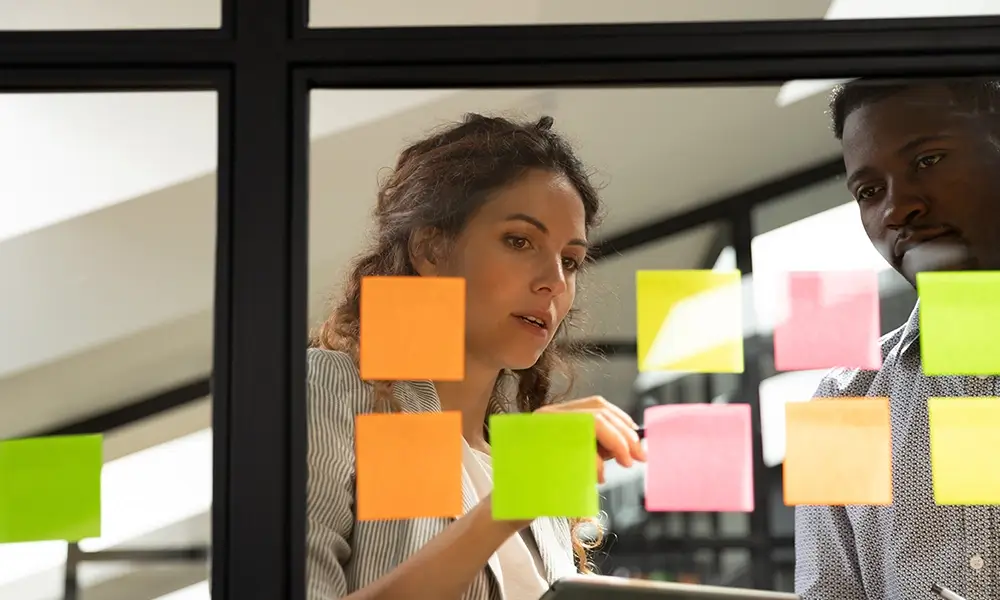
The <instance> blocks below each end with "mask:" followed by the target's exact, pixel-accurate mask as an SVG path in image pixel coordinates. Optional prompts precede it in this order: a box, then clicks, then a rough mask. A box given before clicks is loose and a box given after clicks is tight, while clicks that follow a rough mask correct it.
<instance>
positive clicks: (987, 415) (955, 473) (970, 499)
mask: <svg viewBox="0 0 1000 600" xmlns="http://www.w3.org/2000/svg"><path fill="white" fill-rule="evenodd" d="M927 410H928V413H929V417H930V434H931V436H930V437H931V473H932V474H933V479H934V501H935V502H936V503H937V504H943V505H949V504H960V505H966V504H992V505H997V504H1000V469H997V468H996V466H995V458H996V456H997V455H998V454H1000V398H930V399H928V401H927Z"/></svg>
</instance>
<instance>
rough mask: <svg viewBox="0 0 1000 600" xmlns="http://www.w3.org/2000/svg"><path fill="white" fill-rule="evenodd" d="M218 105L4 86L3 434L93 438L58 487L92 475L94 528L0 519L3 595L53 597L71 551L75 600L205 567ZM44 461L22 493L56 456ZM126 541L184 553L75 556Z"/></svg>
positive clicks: (190, 574)
mask: <svg viewBox="0 0 1000 600" xmlns="http://www.w3.org/2000/svg"><path fill="white" fill-rule="evenodd" d="M217 114H218V108H217V99H216V95H215V94H214V93H209V92H205V93H115V94H26V95H17V94H7V95H0V157H2V158H3V160H4V162H5V164H7V165H8V167H9V168H7V169H5V176H4V177H3V178H2V180H0V198H5V199H11V200H13V201H11V202H3V203H0V271H2V272H3V273H4V274H5V278H6V281H7V284H8V285H6V286H5V294H4V303H3V306H4V310H3V311H0V329H2V330H3V331H4V336H3V339H2V340H0V398H3V399H4V401H3V402H0V440H12V439H15V438H31V439H32V440H34V441H35V442H37V448H41V449H44V448H52V447H53V446H52V443H53V442H54V440H55V439H56V438H54V437H53V436H62V435H70V434H72V435H77V434H83V433H94V434H102V436H103V439H102V444H101V452H100V454H98V455H97V457H98V458H97V462H96V463H95V465H94V469H93V471H92V474H93V477H92V478H91V479H89V480H85V481H87V483H86V485H81V486H80V488H79V489H71V490H66V491H65V492H66V494H67V495H68V498H67V499H66V500H65V502H66V503H67V504H72V503H73V502H74V500H73V498H75V497H77V494H82V493H83V489H84V488H86V489H91V482H93V485H94V486H95V487H96V482H97V481H98V478H99V482H100V505H99V510H95V511H94V516H95V517H96V515H97V514H99V516H100V528H99V530H93V531H91V530H89V529H88V533H86V534H85V535H84V536H83V539H78V538H77V537H76V536H74V537H73V538H72V539H71V540H70V541H72V542H74V543H73V544H72V546H73V548H70V546H71V545H70V544H67V541H66V540H67V537H68V536H67V537H60V535H59V531H58V529H57V530H55V531H53V529H52V528H55V527H56V525H55V523H56V519H57V515H50V516H49V520H48V521H45V520H40V522H39V527H37V528H36V531H37V530H44V531H45V532H47V533H38V534H37V535H38V536H39V537H35V538H27V537H21V538H18V539H17V540H12V539H11V537H10V529H9V528H6V526H0V536H3V539H0V598H19V599H24V600H36V599H37V600H43V599H44V600H49V599H52V598H61V597H63V593H64V581H65V579H66V578H65V570H66V561H67V553H68V552H70V551H71V550H72V553H73V555H74V556H78V557H79V560H80V561H81V562H79V566H78V568H77V569H76V571H75V572H76V584H77V587H78V591H79V592H80V594H81V595H80V596H79V597H81V598H153V597H156V596H158V595H163V594H167V593H170V592H174V591H177V590H179V589H181V588H184V587H187V586H191V585H193V584H196V583H198V582H199V581H203V580H205V579H206V577H207V573H208V568H207V565H208V555H209V552H208V549H209V545H210V524H209V511H210V508H211V503H212V431H211V399H210V397H209V396H208V389H209V387H208V378H209V376H210V372H211V365H212V315H213V296H214V293H213V287H214V271H215V233H216V225H215V221H216V188H215V171H216V168H217V156H216V154H217V148H218V140H217V136H218V132H217V129H218V128H217ZM164 396H170V397H172V398H173V399H174V401H173V402H172V403H171V404H170V406H169V408H168V407H167V406H165V403H164V402H163V401H162V398H163V397H164ZM149 405H155V406H161V407H162V408H161V409H160V411H159V412H157V413H156V414H153V415H151V416H149V417H145V418H143V419H141V420H135V418H134V417H130V416H128V415H130V414H135V413H136V412H138V413H140V414H141V413H144V412H145V410H144V409H143V408H142V407H143V406H149ZM72 439H74V440H78V439H79V438H78V437H74V438H72ZM4 443H11V442H9V441H8V442H0V444H4ZM42 451H43V450H39V452H42ZM37 456H41V454H38V455H37ZM48 456H50V458H49V460H48V462H47V463H45V464H47V465H48V467H49V469H51V470H49V469H47V470H41V471H38V472H37V473H36V476H35V478H34V479H33V480H30V481H27V482H26V484H27V486H28V487H24V488H22V489H21V491H22V492H23V493H24V494H25V495H26V496H25V497H34V496H31V494H41V493H42V492H39V491H34V490H35V487H34V486H36V485H39V486H40V485H42V484H43V483H44V482H46V481H51V480H52V479H53V478H54V477H53V475H52V473H55V472H58V469H59V468H62V466H63V465H65V464H66V463H65V460H64V459H60V460H57V459H55V458H51V457H53V456H56V455H54V454H50V455H48ZM102 463H103V467H102V466H101V464H102ZM6 464H7V466H8V467H9V466H10V463H6ZM3 468H4V465H3V464H0V470H2V469H3ZM75 473H76V475H79V472H75ZM6 475H7V474H5V473H3V472H0V478H4V477H5V476H6ZM81 477H82V476H81ZM6 481H10V480H9V479H7V480H6ZM26 490H27V491H26ZM36 501H37V502H39V503H45V502H51V501H52V498H48V497H46V496H44V495H42V496H38V497H37V498H36ZM4 506H5V507H8V509H9V506H10V505H9V504H4ZM46 527H48V528H49V529H45V528H46ZM20 532H21V533H22V534H24V532H25V530H24V528H22V529H21V530H20ZM29 534H30V532H29ZM13 541H16V542H17V543H10V542H13ZM4 542H8V543H4ZM76 542H78V544H77V543H76ZM134 550H141V551H143V552H154V553H155V552H164V551H167V552H168V554H169V552H174V551H178V550H183V551H185V552H187V556H186V557H184V556H181V557H176V556H174V557H171V556H167V557H166V558H165V559H164V560H162V561H153V562H143V563H141V564H139V563H132V562H129V561H128V560H127V557H128V556H129V555H128V554H123V555H119V556H121V557H124V558H125V560H122V561H119V562H100V563H97V562H90V561H89V560H88V559H89V558H93V557H94V556H95V554H98V555H99V554H100V553H102V552H115V553H118V552H124V551H128V552H131V551H134ZM74 562H76V559H74ZM71 570H72V569H71ZM146 570H149V571H150V572H151V574H149V575H148V576H147V575H145V574H143V573H145V571H146Z"/></svg>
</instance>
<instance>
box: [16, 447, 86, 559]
mask: <svg viewBox="0 0 1000 600" xmlns="http://www.w3.org/2000/svg"><path fill="white" fill-rule="evenodd" d="M102 464H103V456H102V436H100V435H76V436H63V437H43V438H31V439H22V440H10V441H6V442H0V543H13V542H35V541H43V540H66V541H70V542H75V541H79V540H82V539H84V538H89V537H100V535H101V466H102Z"/></svg>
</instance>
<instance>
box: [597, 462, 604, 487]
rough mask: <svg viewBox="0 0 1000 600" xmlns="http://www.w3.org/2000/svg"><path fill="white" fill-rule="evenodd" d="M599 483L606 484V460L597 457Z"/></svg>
mask: <svg viewBox="0 0 1000 600" xmlns="http://www.w3.org/2000/svg"><path fill="white" fill-rule="evenodd" d="M597 483H604V459H602V458H601V457H600V456H598V457H597Z"/></svg>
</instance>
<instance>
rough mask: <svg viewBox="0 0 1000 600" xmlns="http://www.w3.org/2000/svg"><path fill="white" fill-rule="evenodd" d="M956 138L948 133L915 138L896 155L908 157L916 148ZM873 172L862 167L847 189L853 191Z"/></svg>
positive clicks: (854, 175)
mask: <svg viewBox="0 0 1000 600" xmlns="http://www.w3.org/2000/svg"><path fill="white" fill-rule="evenodd" d="M954 137H955V136H953V135H950V134H947V133H935V134H928V135H921V136H917V137H915V138H913V139H912V140H910V141H908V142H906V143H905V144H903V145H902V146H900V147H899V148H898V149H897V150H896V154H897V155H898V156H904V157H905V156H906V155H908V154H910V153H911V152H913V150H915V149H916V148H918V147H920V146H922V145H924V144H927V143H929V142H942V141H946V140H951V139H954ZM873 171H874V169H873V168H871V167H861V168H860V169H858V170H857V171H855V172H853V173H851V174H850V176H848V178H847V181H846V182H845V183H846V184H847V189H849V190H851V189H853V188H854V183H855V182H856V181H857V180H858V179H859V178H861V177H864V176H867V175H869V174H870V173H872V172H873Z"/></svg>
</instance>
